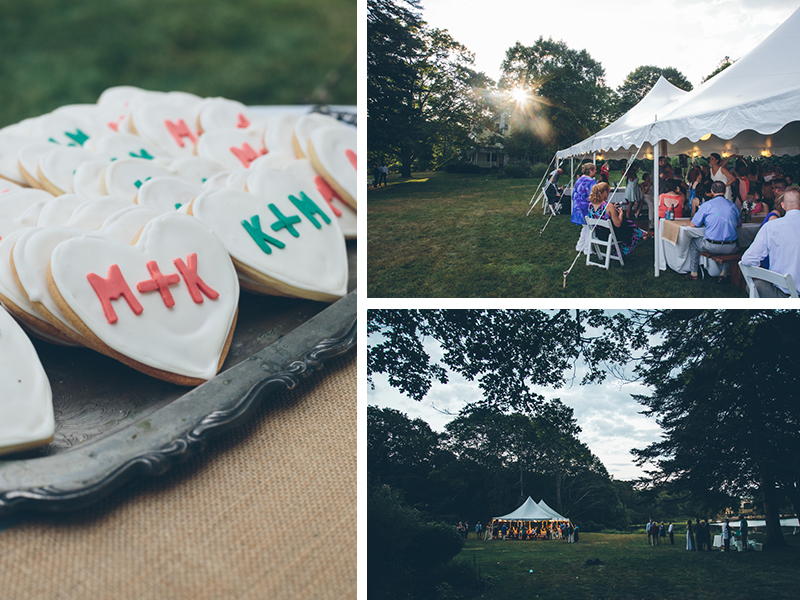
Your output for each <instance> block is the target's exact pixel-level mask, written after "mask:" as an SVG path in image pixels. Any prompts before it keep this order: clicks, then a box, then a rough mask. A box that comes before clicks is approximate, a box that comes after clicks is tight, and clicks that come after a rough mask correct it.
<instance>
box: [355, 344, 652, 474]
mask: <svg viewBox="0 0 800 600" xmlns="http://www.w3.org/2000/svg"><path fill="white" fill-rule="evenodd" d="M374 341H375V338H372V339H370V342H371V343H372V342H374ZM425 347H426V349H427V351H428V353H429V355H430V356H431V358H432V359H433V360H436V361H437V362H438V360H439V359H440V358H441V351H440V349H439V348H438V344H436V342H433V341H430V340H428V341H426V343H425ZM568 375H569V378H570V379H572V374H571V373H570V374H568ZM582 376H583V371H582V370H581V367H580V366H578V367H577V369H576V372H575V377H574V382H572V384H571V385H570V383H569V382H568V383H567V385H566V386H565V387H562V388H560V389H547V388H540V387H536V388H534V389H535V390H536V391H538V392H540V393H541V394H542V395H543V396H544V397H545V398H561V401H562V402H563V403H564V404H566V405H567V406H569V407H571V408H572V409H573V410H574V411H575V418H576V419H577V421H578V425H579V426H580V427H581V429H582V432H581V434H580V435H579V436H578V437H579V438H580V440H581V441H582V442H583V443H585V444H586V445H587V446H589V448H590V449H591V451H592V452H593V453H594V454H596V455H597V456H598V457H600V460H602V461H603V464H604V465H605V466H606V469H608V471H609V473H610V474H611V475H613V476H614V477H615V478H617V479H633V478H636V477H638V476H639V475H641V474H642V471H641V470H640V469H639V468H638V467H637V466H636V465H635V464H633V460H632V458H633V457H632V456H631V454H630V449H631V448H637V447H638V448H641V447H644V446H645V445H647V444H648V443H650V442H654V441H657V440H658V439H659V432H660V428H659V427H658V425H657V424H656V423H655V421H654V419H652V418H649V417H645V416H643V415H640V414H638V413H639V411H640V410H641V409H642V406H641V405H639V404H638V403H637V402H636V401H634V400H633V398H631V394H642V393H647V388H645V387H644V386H642V385H639V384H635V383H623V382H621V381H619V380H617V379H615V378H613V377H609V379H608V381H606V382H605V383H604V384H602V385H586V386H582V385H580V380H581V378H582ZM448 377H449V383H447V384H439V383H435V384H434V385H433V387H432V388H431V391H430V392H429V393H428V395H427V397H426V398H425V399H424V400H423V401H422V402H417V401H415V400H411V399H410V398H408V397H406V396H404V395H403V394H401V393H400V392H399V391H398V390H396V389H395V388H393V387H391V386H390V385H389V383H388V378H387V377H386V376H377V377H375V378H374V383H375V389H374V390H368V392H367V401H368V403H369V404H370V405H377V406H380V407H391V408H395V409H397V410H399V411H400V412H403V413H405V414H407V415H408V416H409V417H410V418H416V417H419V418H421V419H423V420H425V421H427V422H428V423H429V424H430V425H431V427H432V428H433V429H435V430H437V431H442V430H443V429H444V426H445V424H446V423H447V422H448V421H450V420H451V419H453V418H454V417H455V416H456V415H457V413H458V411H459V410H460V409H461V408H463V407H464V405H465V404H467V403H468V402H470V401H475V400H479V399H480V398H481V392H480V389H479V388H478V385H477V383H475V382H470V381H467V380H466V379H464V378H463V377H461V376H460V375H458V374H455V373H452V372H450V373H449V375H448Z"/></svg>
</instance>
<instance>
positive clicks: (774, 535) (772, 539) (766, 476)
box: [760, 467, 786, 550]
mask: <svg viewBox="0 0 800 600" xmlns="http://www.w3.org/2000/svg"><path fill="white" fill-rule="evenodd" d="M760 479H761V481H760V483H761V497H762V499H763V501H764V519H765V520H766V521H767V540H766V542H764V550H776V549H779V548H783V547H785V546H786V541H785V540H784V539H783V532H782V531H781V516H780V512H779V509H778V502H779V501H778V492H777V490H776V489H775V478H774V477H773V476H772V472H771V471H770V469H769V467H761V472H760Z"/></svg>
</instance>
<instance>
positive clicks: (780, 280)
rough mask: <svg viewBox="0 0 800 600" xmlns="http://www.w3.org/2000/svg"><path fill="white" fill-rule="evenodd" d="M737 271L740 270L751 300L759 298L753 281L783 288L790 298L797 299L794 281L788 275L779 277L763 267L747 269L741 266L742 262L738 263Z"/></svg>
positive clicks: (778, 274)
mask: <svg viewBox="0 0 800 600" xmlns="http://www.w3.org/2000/svg"><path fill="white" fill-rule="evenodd" d="M739 269H741V271H742V275H743V276H744V280H745V281H746V282H747V287H748V288H749V290H750V297H751V298H758V297H759V295H758V292H757V290H756V286H755V284H754V283H753V279H763V280H764V281H768V282H769V283H771V284H772V285H776V286H781V287H785V288H787V289H788V290H789V297H790V298H797V297H798V296H797V288H796V287H795V286H794V281H792V276H791V275H790V274H789V273H786V274H785V275H781V274H780V273H776V272H775V271H770V270H768V269H764V268H763V267H748V266H747V265H743V264H742V261H739Z"/></svg>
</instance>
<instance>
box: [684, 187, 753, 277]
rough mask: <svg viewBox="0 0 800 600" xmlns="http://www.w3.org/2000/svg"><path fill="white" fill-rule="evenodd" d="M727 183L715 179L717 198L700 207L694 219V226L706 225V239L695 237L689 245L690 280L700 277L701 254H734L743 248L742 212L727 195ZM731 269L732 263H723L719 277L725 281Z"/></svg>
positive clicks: (692, 222) (691, 225) (692, 225)
mask: <svg viewBox="0 0 800 600" xmlns="http://www.w3.org/2000/svg"><path fill="white" fill-rule="evenodd" d="M726 187H727V186H726V185H725V184H724V183H723V182H722V181H715V182H714V183H713V184H712V185H711V191H712V193H713V194H714V197H713V198H712V199H711V200H709V201H708V202H705V203H704V204H702V205H701V206H700V208H699V209H698V210H697V212H696V213H695V215H694V216H693V217H692V220H691V221H689V226H690V227H705V228H706V229H705V235H704V237H702V238H699V237H698V238H692V241H691V244H690V245H689V268H690V272H689V274H687V275H686V277H687V279H691V280H693V281H696V280H697V269H698V267H699V265H700V253H701V252H708V253H709V254H734V253H735V252H736V251H737V250H738V249H739V244H738V240H739V230H738V228H739V225H740V224H741V215H740V213H739V209H738V208H736V205H735V204H734V203H733V202H731V201H730V200H727V199H726V198H725V196H724V194H725V188H726ZM729 271H730V265H729V264H728V263H725V264H724V265H722V274H721V275H720V276H719V278H718V279H717V282H718V283H723V282H724V281H725V278H726V277H727V276H728V272H729Z"/></svg>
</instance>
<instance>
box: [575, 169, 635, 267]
mask: <svg viewBox="0 0 800 600" xmlns="http://www.w3.org/2000/svg"><path fill="white" fill-rule="evenodd" d="M609 191H610V187H609V185H608V184H607V183H598V184H597V185H596V186H594V187H593V188H592V191H591V193H590V194H589V203H590V204H589V212H588V214H587V215H586V216H587V217H588V218H592V219H606V220H610V221H611V224H612V225H613V227H614V235H615V236H616V238H617V243H618V244H619V248H620V250H621V251H622V256H628V254H630V253H631V251H632V250H633V249H634V248H635V247H636V244H638V243H639V242H640V241H642V240H643V239H649V237H650V236H649V235H648V234H646V233H645V232H644V231H642V230H641V229H639V228H638V227H637V226H636V225H634V224H633V223H632V222H631V221H628V220H627V219H625V218H624V217H623V215H622V211H621V210H620V209H619V208H618V207H617V205H616V204H612V203H609V202H608V193H609ZM604 234H605V236H606V239H608V238H607V235H608V232H607V231H606V230H605V229H604V230H602V232H599V233H598V237H600V238H601V239H602V238H603V237H604Z"/></svg>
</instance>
